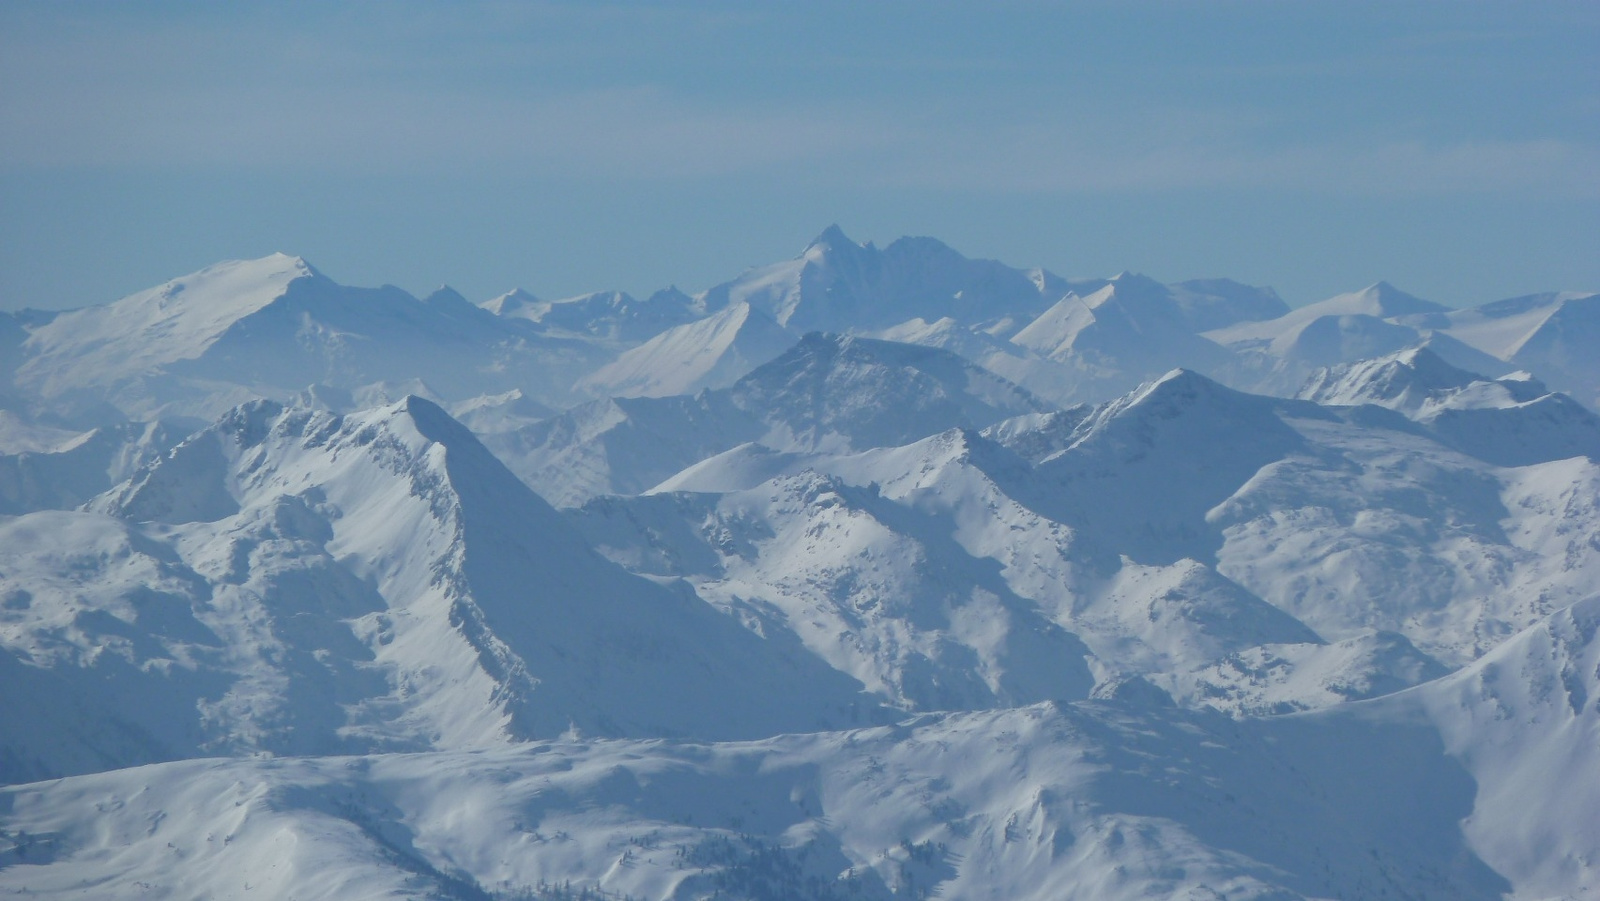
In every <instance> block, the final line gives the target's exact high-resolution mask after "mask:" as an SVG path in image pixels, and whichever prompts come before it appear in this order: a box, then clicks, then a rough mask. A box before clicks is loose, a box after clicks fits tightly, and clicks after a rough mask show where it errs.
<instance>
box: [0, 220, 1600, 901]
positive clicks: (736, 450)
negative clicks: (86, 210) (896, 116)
mask: <svg viewBox="0 0 1600 901" xmlns="http://www.w3.org/2000/svg"><path fill="white" fill-rule="evenodd" d="M1597 304H1600V295H1594V294H1584V293H1574V292H1565V293H1550V294H1537V295H1530V296H1527V297H1520V298H1513V299H1510V300H1505V301H1500V302H1497V303H1492V304H1486V305H1484V306H1481V307H1478V308H1475V309H1471V310H1455V309H1452V308H1450V307H1448V306H1446V305H1443V304H1438V303H1433V302H1431V301H1427V300H1422V299H1419V298H1416V297H1413V296H1411V295H1409V294H1406V293H1405V292H1403V291H1401V290H1400V289H1398V288H1395V287H1393V286H1391V285H1388V284H1387V283H1379V284H1377V285H1373V286H1371V287H1369V288H1366V289H1362V290H1359V291H1353V292H1350V293H1347V294H1342V295H1339V296H1337V297H1334V298H1331V299H1328V300H1326V301H1322V302H1320V303H1314V304H1310V305H1308V306H1304V307H1300V308H1299V309H1294V310H1291V309H1290V308H1289V307H1288V306H1287V305H1285V304H1284V303H1283V301H1282V300H1281V299H1279V298H1278V296H1277V295H1276V294H1275V293H1274V292H1273V291H1272V290H1271V289H1270V288H1258V287H1252V286H1248V285H1241V284H1239V283H1236V282H1232V281H1229V280H1227V279H1203V280H1194V281H1188V282H1181V283H1177V284H1163V283H1161V282H1159V281H1157V280H1155V279H1153V278H1150V277H1148V276H1143V275H1137V274H1131V273H1122V274H1120V275H1116V276H1114V277H1110V278H1103V279H1076V280H1069V279H1063V278H1060V277H1058V276H1055V275H1053V274H1051V273H1048V272H1045V271H1043V270H1038V269H1033V270H1025V269H1016V268H1012V267H1010V266H1007V265H1005V264H1002V263H999V262H995V261H990V260H970V259H967V258H965V257H963V256H961V255H960V254H959V253H957V252H956V251H954V250H952V249H950V248H949V247H946V246H945V245H943V244H941V243H939V242H938V241H935V240H933V239H931V238H902V239H900V240H897V241H894V242H893V243H891V244H889V245H887V246H886V247H883V248H879V247H877V246H875V245H873V244H870V243H868V244H858V243H856V242H854V241H852V240H851V239H850V238H848V237H847V236H846V235H845V234H844V232H843V231H842V230H840V229H839V228H838V227H836V226H835V227H831V228H829V229H828V230H826V231H825V232H823V233H822V235H820V236H819V237H818V238H817V239H816V240H815V241H814V242H812V243H811V244H810V245H809V246H807V247H806V248H805V249H804V250H803V251H802V252H801V254H800V255H799V256H797V257H796V258H794V259H792V260H787V261H782V262H778V263H774V264H771V265H768V266H763V267H758V268H756V269H752V270H750V271H749V272H746V273H744V274H742V275H740V276H738V277H736V278H734V279H731V280H730V281H728V282H725V283H723V284H720V285H717V286H715V287H712V288H710V289H708V290H706V291H703V292H700V293H698V294H693V295H691V294H687V293H684V292H683V291H680V290H678V289H676V288H666V289H663V290H661V291H658V292H655V293H654V294H652V295H650V296H649V297H646V298H644V299H638V298H635V297H632V296H629V295H627V294H623V293H620V292H615V291H599V292H595V293H592V294H585V295H582V296H579V297H573V298H564V299H557V300H540V299H539V298H537V297H535V296H534V295H533V294H530V293H528V292H526V291H523V290H521V289H518V290H514V291H511V292H509V293H506V294H504V295H501V296H499V297H496V298H494V299H492V300H488V301H485V302H483V303H479V304H474V303H472V302H470V301H468V300H467V299H465V298H463V297H461V295H459V294H458V293H456V292H455V291H453V290H451V289H449V288H441V289H440V290H438V291H436V292H434V293H433V294H431V295H429V296H428V297H426V298H420V299H419V298H416V297H412V296H411V295H409V294H406V293H405V292H402V291H399V290H398V289H395V288H392V287H386V288H380V289H363V288H349V287H345V286H342V285H339V284H337V283H336V282H334V281H333V280H332V279H330V278H328V277H327V276H326V275H324V274H322V273H321V272H319V271H318V270H317V269H315V268H314V267H312V266H311V265H310V264H308V263H306V262H305V261H303V260H300V259H298V258H296V257H291V256H286V255H282V254H278V255H274V256H271V257H267V258H264V259H261V260H255V261H244V262H231V263H221V264H218V265H216V266H213V267H210V268H208V269H205V270H202V271H201V272H198V273H194V274H193V275H189V276H183V277H180V278H176V279H174V280H172V281H171V282H168V283H167V284H165V285H162V286H159V287H157V288H153V289H151V290H149V291H145V292H141V293H139V294H136V295H133V296H131V297H128V298H125V299H123V300H120V301H116V302H114V303H110V304H106V305H104V306H98V307H89V308H85V309H82V310H77V311H72V312H69V313H61V314H50V313H41V312H38V311H22V312H19V313H0V894H5V895H8V896H9V895H16V896H23V897H47V898H53V897H59V898H83V897H95V898H171V899H191V898H194V899H198V898H207V899H209V898H254V897H267V898H297V899H312V898H328V899H346V898H419V899H420V898H430V899H432V898H446V899H507V901H509V899H573V898H602V899H613V901H615V899H652V901H656V899H661V901H666V899H675V901H688V899H713V898H715V899H728V901H734V899H742V901H767V899H800V901H812V899H814V901H842V899H870V901H889V899H919V898H1004V899H1061V898H1093V899H1101V898H1111V899H1123V898H1127V899H1133V898H1192V899H1202V898H1203V899H1214V898H1230V899H1243V898H1248V899H1274V901H1276V899H1288V898H1307V899H1325V898H1411V899H1499V898H1508V897H1509V898H1517V899H1555V898H1561V899H1582V898H1593V897H1600V540H1597V539H1596V537H1595V536H1597V535H1600V416H1597V415H1596V414H1595V412H1594V407H1595V404H1596V401H1597V398H1600V362H1597V361H1600V358H1597V357H1596V356H1595V355H1594V354H1592V353H1590V352H1589V351H1588V350H1587V348H1591V347H1592V346H1594V344H1595V342H1596V341H1600V305H1597Z"/></svg>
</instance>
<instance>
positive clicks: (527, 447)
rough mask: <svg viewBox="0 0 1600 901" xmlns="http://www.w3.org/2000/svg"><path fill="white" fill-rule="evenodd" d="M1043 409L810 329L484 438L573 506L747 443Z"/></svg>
mask: <svg viewBox="0 0 1600 901" xmlns="http://www.w3.org/2000/svg"><path fill="white" fill-rule="evenodd" d="M1043 407H1044V405H1043V404H1042V402H1040V401H1039V400H1037V399H1036V398H1034V397H1033V396H1032V395H1030V394H1029V393H1028V392H1026V391H1023V390H1022V389H1020V388H1018V387H1017V386H1015V385H1013V384H1011V383H1010V382H1007V381H1006V380H1005V379H1002V378H1000V377H999V376H996V375H994V374H993V373H990V372H988V371H986V370H984V369H982V368H980V367H977V366H974V365H973V364H971V363H968V362H966V361H965V360H963V359H961V358H960V357H958V356H956V355H955V354H952V353H949V352H948V351H943V350H938V349H936V348H928V347H917V346H913V345H907V344H896V343H894V342H889V341H877V340H872V339H867V338H850V337H841V336H836V335H823V334H810V335H807V336H805V337H804V338H802V339H801V340H800V341H799V343H797V344H796V345H795V346H794V347H791V348H790V349H789V350H787V351H786V352H784V353H783V354H782V355H781V356H779V357H778V358H777V359H775V360H772V361H771V362H769V363H767V364H765V365H763V366H761V367H759V368H757V369H756V370H754V371H753V372H751V373H749V374H748V375H746V376H744V377H743V378H741V379H739V380H738V381H737V382H735V383H734V384H733V385H731V386H729V387H728V388H724V389H721V390H717V391H705V392H701V393H700V394H697V395H694V396H692V397H690V396H674V397H663V398H612V399H607V400H601V401H594V402H591V403H588V404H582V405H580V406H577V407H574V408H572V409H571V410H568V411H567V412H566V413H563V414H562V415H561V416H558V417H554V418H552V419H549V420H545V421H543V422H539V423H535V424H533V425H530V426H527V427H525V428H522V429H518V430H516V431H513V432H507V433H502V434H495V435H488V436H486V437H485V440H486V442H487V443H488V445H489V446H490V447H491V448H492V449H493V450H494V452H495V453H496V454H498V455H499V456H500V457H501V458H502V459H504V460H505V461H506V463H507V465H508V466H510V467H511V469H512V470H513V471H514V472H516V473H517V475H518V476H520V477H521V478H522V479H523V480H524V481H526V482H527V483H528V484H529V485H531V486H533V487H534V489H535V490H537V491H539V492H540V493H541V494H543V495H545V496H546V497H547V498H549V499H550V500H551V501H552V502H553V503H555V504H557V505H559V506H572V505H575V504H578V503H581V502H582V501H583V500H585V499H587V498H589V497H593V496H595V495H597V494H613V493H620V494H636V493H639V492H642V491H645V490H646V489H649V488H651V487H652V486H654V485H656V484H658V483H660V482H661V481H663V480H664V479H666V478H668V477H669V476H672V475H673V474H674V473H676V472H678V471H680V470H682V469H684V468H685V467H688V466H691V465H693V464H695V463H697V462H699V461H701V460H704V459H706V458H707V457H710V456H712V455H714V454H718V453H721V452H722V451H725V450H729V449H731V448H733V447H736V446H738V445H740V444H743V443H745V442H750V441H760V442H761V443H763V444H765V445H767V446H769V447H773V448H777V449H782V450H793V451H811V450H823V449H826V450H834V451H848V450H851V449H854V448H866V447H873V446H878V445H895V444H903V443H905V442H907V441H913V440H916V439H918V438H921V437H924V436H926V435H930V434H933V433H936V432H940V431H943V430H945V429H948V428H951V427H956V426H961V427H971V426H981V425H987V424H989V423H991V422H995V421H997V420H1000V419H1004V418H1006V417H1009V416H1015V415H1017V414H1019V413H1023V412H1027V411H1032V410H1040V409H1043Z"/></svg>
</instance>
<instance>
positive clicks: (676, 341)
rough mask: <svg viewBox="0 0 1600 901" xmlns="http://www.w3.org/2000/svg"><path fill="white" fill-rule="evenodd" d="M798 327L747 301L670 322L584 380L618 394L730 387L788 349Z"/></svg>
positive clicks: (582, 384)
mask: <svg viewBox="0 0 1600 901" xmlns="http://www.w3.org/2000/svg"><path fill="white" fill-rule="evenodd" d="M795 337H796V335H795V333H793V332H791V331H789V330H788V329H785V328H784V327H783V326H781V325H778V324H777V323H776V322H774V321H773V320H772V318H771V317H769V316H767V315H766V314H765V313H762V312H760V311H758V310H755V309H754V308H752V307H751V306H750V305H749V304H747V303H743V302H740V303H736V304H731V305H729V306H728V307H726V308H724V309H722V310H720V311H718V312H716V313H713V314H711V315H710V316H707V317H706V318H704V319H700V320H696V321H694V322H689V323H684V324H682V325H678V326H675V327H673V328H669V329H667V330H666V331H663V332H661V333H660V334H658V335H656V336H655V337H653V338H651V339H650V340H648V341H646V342H645V343H643V344H641V345H640V346H638V347H635V348H632V349H630V350H627V351H624V352H623V354H622V355H621V356H620V357H618V358H617V359H616V360H614V361H612V362H610V363H608V364H606V365H605V366H602V367H601V368H600V369H598V370H596V371H595V372H593V373H591V374H589V375H588V376H585V377H584V378H583V379H581V380H579V382H578V388H579V390H581V391H586V392H589V393H591V394H603V395H607V396H612V397H664V396H667V395H671V394H694V393H697V392H699V391H700V390H701V389H705V388H725V387H727V386H728V385H730V384H732V383H733V382H734V381H736V380H737V379H738V378H739V377H740V376H742V375H744V374H745V373H747V372H749V371H750V370H752V369H754V368H756V367H757V366H760V365H761V364H763V363H765V362H767V361H768V360H771V359H773V358H774V357H776V356H778V355H779V354H781V353H783V352H784V351H785V350H788V349H789V347H790V346H791V345H792V344H794V341H795Z"/></svg>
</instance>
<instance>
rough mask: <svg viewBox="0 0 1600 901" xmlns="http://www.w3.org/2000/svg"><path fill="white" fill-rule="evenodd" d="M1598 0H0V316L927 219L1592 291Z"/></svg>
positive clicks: (708, 247)
mask: <svg viewBox="0 0 1600 901" xmlns="http://www.w3.org/2000/svg"><path fill="white" fill-rule="evenodd" d="M1596 47H1600V4H1597V3H1594V2H1592V0H1584V2H1570V3H1541V2H1519V3H1488V2H1474V0H1448V2H1446V0H1437V2H1401V0H1391V2H1381V3H1365V2H1360V0H1339V2H1316V0H1300V2H1274V0H1222V2H1211V3H1199V2H1139V0H1132V2H1085V3H1046V2H988V3H981V4H980V3H941V2H896V0H879V2H873V3H860V2H851V3H834V2H811V3H797V4H768V3H737V4H735V3H604V2H598V3H561V2H552V3H509V2H504V3H502V2H482V3H480V2H457V3H449V4H444V3H416V2H390V3H328V2H324V3H315V4H310V3H308V4H292V3H288V4H283V3H280V4H271V5H266V4H261V5H252V4H213V3H198V2H196V3H140V4H122V3H82V2H72V0H65V2H48V3H47V2H16V0H0V307H6V308H15V307H21V306H40V307H59V306H78V305H83V304H87V303H98V302H103V301H107V300H112V299H115V298H116V297H118V296H121V295H123V294H126V293H129V292H131V291H134V290H138V289H140V288H143V287H148V286H150V285H153V284H156V283H159V282H161V281H163V280H165V279H167V278H170V277H173V276H175V275H179V274H183V273H185V272H188V271H192V270H194V269H197V268H199V267H201V266H204V265H207V264H209V263H211V262H215V261H217V260H220V259H228V258H239V257H251V256H259V255H262V254H266V253H270V252H272V251H275V250H283V251H287V252H291V253H297V254H300V255H303V256H305V257H306V258H308V259H310V260H311V261H312V262H313V263H315V264H316V265H317V266H318V267H319V268H321V269H322V270H323V271H325V272H326V273H328V274H329V275H331V276H333V277H334V278H336V279H338V280H339V281H342V282H345V283H348V284H379V283H383V282H391V283H394V284H398V285H400V286H402V287H404V288H407V289H408V290H412V291H414V292H420V291H426V290H428V289H430V288H431V287H433V286H435V285H437V284H439V283H441V282H448V283H450V284H452V285H454V286H455V287H457V288H458V289H460V290H461V291H462V292H463V293H465V294H466V295H467V296H468V297H470V298H472V299H475V300H478V299H484V298H487V297H489V296H492V295H493V294H497V293H500V292H502V291H505V290H507V289H509V288H511V287H513V286H517V285H520V286H523V287H526V288H528V289H529V290H532V291H533V292H535V293H537V294H540V295H541V296H563V295H569V294H575V293H579V292H582V291H588V290H599V289H604V288H622V289H625V290H629V291H633V292H636V293H639V292H648V291H650V290H652V289H654V288H657V287H662V286H665V285H667V284H669V283H675V284H677V285H679V286H681V287H683V288H685V289H687V290H698V289H701V288H704V287H707V286H709V285H711V284H713V283H715V282H718V281H721V280H724V279H726V278H730V277H732V276H734V275H736V274H737V273H738V272H739V271H741V270H742V269H744V268H745V267H747V266H751V265H756V264H760V263H765V262H770V261H773V260H777V259H782V258H786V257H789V256H792V255H793V254H795V253H797V252H798V251H799V250H800V249H801V248H802V247H803V246H804V245H805V243H806V242H807V241H808V240H809V239H810V238H811V237H812V236H814V235H815V234H816V233H818V232H820V231H821V230H822V229H823V228H824V227H825V226H827V225H828V224H830V223H833V222H837V223H839V224H840V225H841V226H843V228H844V229H845V231H846V232H848V233H849V234H850V235H851V236H852V237H855V238H856V239H858V240H867V239H872V240H875V241H877V242H879V243H880V244H882V243H887V242H888V241H890V240H893V239H894V238H895V237H898V236H900V235H902V234H922V235H933V236H935V237H938V238H941V239H942V240H944V241H946V242H947V243H949V244H951V245H952V246H954V247H955V248H957V249H958V250H961V251H962V252H964V253H966V254H968V255H970V256H985V257H994V258H997V259H1001V260H1004V261H1006V262H1008V263H1012V264H1014V265H1020V266H1034V265H1042V266H1045V267H1046V268H1049V269H1052V270H1054V271H1056V272H1058V273H1060V274H1063V275H1068V276H1074V275H1085V276H1087V275H1109V274H1113V273H1115V272H1118V271H1121V270H1124V269H1131V270H1136V271H1142V272H1146V273H1148V274H1150V275H1153V276H1156V277H1158V278H1162V279H1166V280H1178V279H1184V278H1193V277H1204V276H1215V275H1226V276H1230V277H1233V278H1237V279H1240V280H1242V281H1248V282H1252V283H1257V284H1270V285H1273V286H1275V287H1277V288H1278V289H1279V291H1280V292H1281V293H1282V294H1283V295H1284V297H1285V298H1286V299H1287V300H1289V301H1290V302H1291V303H1303V302H1307V301H1310V300H1315V299H1319V298H1321V297H1325V296H1328V295H1330V294H1333V293H1337V292H1339V291H1344V290H1351V289H1354V288H1359V287H1362V286H1364V285H1366V284H1369V283H1371V282H1373V281H1377V280H1379V279H1387V280H1389V281H1391V282H1394V283H1395V284H1397V285H1400V286H1401V287H1403V288H1406V289H1407V290H1410V291H1412V292H1413V293H1416V294H1420V295H1422V296H1425V297H1428V298H1431V299H1435V300H1439V301H1442V302H1445V303H1450V304H1455V305H1467V304H1473V303H1479V302H1483V301H1486V300H1492V299H1496V298H1500V297H1506V296H1511V295H1515V294H1521V293H1529V292H1533V291H1540V290H1555V289H1586V290H1595V289H1600V239H1597V236H1600V52H1597V51H1596V50H1595V48H1596Z"/></svg>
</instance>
